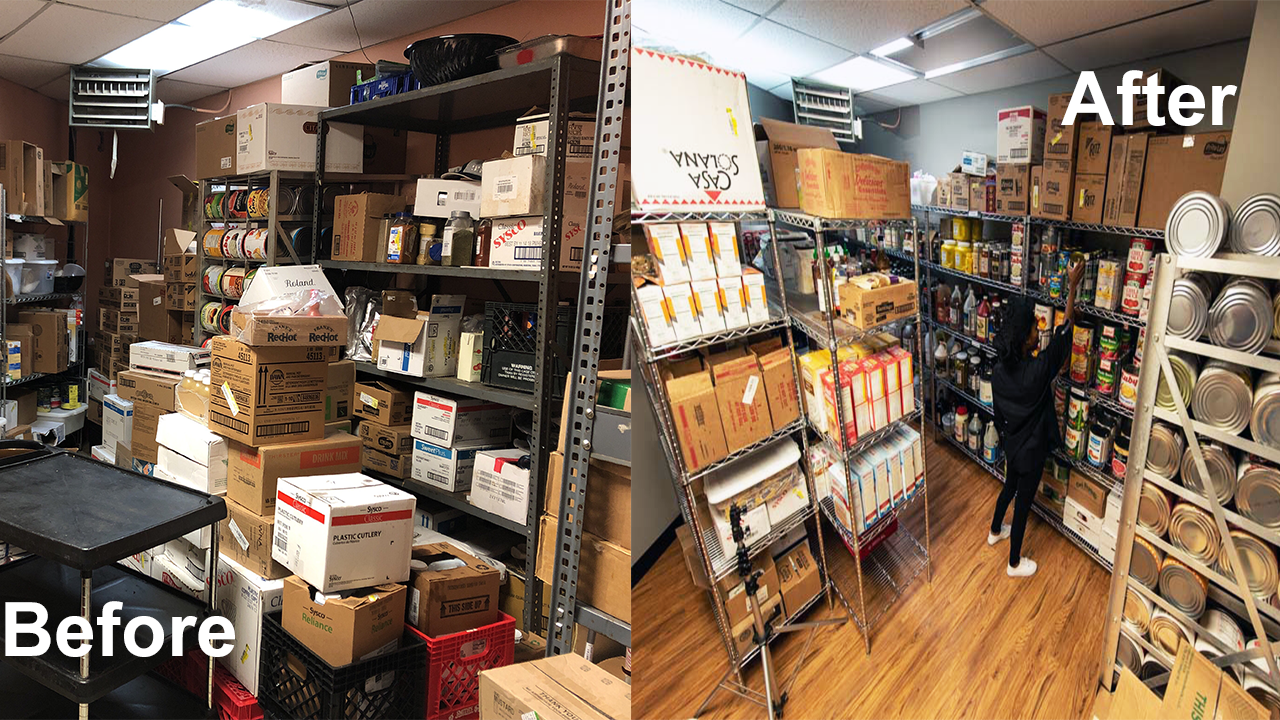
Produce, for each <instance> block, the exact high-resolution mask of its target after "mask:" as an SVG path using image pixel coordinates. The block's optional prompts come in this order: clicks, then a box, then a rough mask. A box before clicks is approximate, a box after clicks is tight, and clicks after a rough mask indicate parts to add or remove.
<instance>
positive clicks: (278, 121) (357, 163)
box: [236, 103, 364, 175]
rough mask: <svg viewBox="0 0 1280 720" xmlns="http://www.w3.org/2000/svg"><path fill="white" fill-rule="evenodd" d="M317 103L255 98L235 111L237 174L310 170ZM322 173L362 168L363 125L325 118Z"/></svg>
mask: <svg viewBox="0 0 1280 720" xmlns="http://www.w3.org/2000/svg"><path fill="white" fill-rule="evenodd" d="M319 110H320V109H319V108H317V107H311V106H306V105H281V104H278V103H260V104H258V105H250V106H249V107H247V108H244V109H242V110H239V111H237V112H236V174H237V175H246V174H248V173H253V172H259V171H263V170H290V171H300V172H314V171H315V169H316V138H317V135H316V133H317V132H318V130H319V124H318V122H317V121H318V120H319ZM326 127H327V133H326V134H325V162H324V169H325V172H337V173H359V172H364V128H363V127H362V126H360V125H351V124H349V123H329V124H328V125H327V126H326Z"/></svg>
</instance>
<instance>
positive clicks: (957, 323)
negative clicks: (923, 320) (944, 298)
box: [947, 285, 964, 330]
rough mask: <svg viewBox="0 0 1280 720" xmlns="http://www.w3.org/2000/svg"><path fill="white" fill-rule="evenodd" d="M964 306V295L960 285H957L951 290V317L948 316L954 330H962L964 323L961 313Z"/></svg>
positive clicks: (949, 323)
mask: <svg viewBox="0 0 1280 720" xmlns="http://www.w3.org/2000/svg"><path fill="white" fill-rule="evenodd" d="M963 307H964V296H963V295H961V294H960V286H959V285H956V286H955V288H953V289H952V291H951V317H950V318H948V320H949V322H948V323H947V324H948V325H950V326H951V329H952V330H960V329H961V328H962V327H963V326H964V324H963V323H962V322H961V315H960V313H961V312H962V311H963Z"/></svg>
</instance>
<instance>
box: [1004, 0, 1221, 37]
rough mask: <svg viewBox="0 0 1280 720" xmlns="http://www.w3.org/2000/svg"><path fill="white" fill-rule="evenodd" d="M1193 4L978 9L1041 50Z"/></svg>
mask: <svg viewBox="0 0 1280 720" xmlns="http://www.w3.org/2000/svg"><path fill="white" fill-rule="evenodd" d="M1195 2H1197V0H1106V1H1105V2H1096V1H1095V2H1081V0H1036V1H1035V2H1028V0H986V2H984V3H982V5H980V6H979V7H981V9H982V10H983V11H985V12H986V13H987V14H989V15H991V16H992V17H994V18H995V19H996V20H998V21H1000V22H1001V23H1003V24H1004V25H1005V26H1006V27H1008V28H1009V29H1010V30H1013V31H1014V32H1016V33H1018V34H1019V35H1021V36H1022V37H1024V38H1026V39H1027V41H1028V42H1030V43H1032V44H1034V45H1037V46H1040V47H1043V46H1045V45H1051V44H1053V43H1055V42H1061V41H1063V40H1068V39H1070V38H1074V37H1078V36H1081V35H1087V34H1089V33H1093V32H1097V31H1099V30H1106V29H1108V28H1111V27H1115V26H1117V25H1122V24H1124V23H1129V22H1133V21H1136V20H1141V19H1142V18H1146V17H1150V16H1152V15H1158V14H1160V13H1162V12H1167V11H1169V10H1173V9H1176V8H1179V7H1185V6H1187V5H1191V4H1194V3H1195Z"/></svg>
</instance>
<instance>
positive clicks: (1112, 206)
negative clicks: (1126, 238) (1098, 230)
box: [1102, 135, 1146, 225]
mask: <svg viewBox="0 0 1280 720" xmlns="http://www.w3.org/2000/svg"><path fill="white" fill-rule="evenodd" d="M1130 137H1134V136H1130V135H1113V136H1112V137H1111V154H1110V155H1109V157H1108V159H1107V192H1106V195H1105V196H1104V197H1103V202H1102V224H1104V225H1119V224H1120V198H1121V194H1122V192H1121V184H1122V183H1123V181H1124V168H1125V163H1126V162H1127V161H1128V159H1129V138H1130ZM1142 142H1143V143H1144V144H1145V142H1146V140H1145V139H1143V141H1142Z"/></svg>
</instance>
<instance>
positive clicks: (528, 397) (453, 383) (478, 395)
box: [356, 360, 538, 410]
mask: <svg viewBox="0 0 1280 720" xmlns="http://www.w3.org/2000/svg"><path fill="white" fill-rule="evenodd" d="M356 370H357V371H359V372H363V373H368V374H370V375H377V376H379V377H383V378H386V379H388V380H395V381H397V382H401V383H405V384H407V385H416V386H418V387H424V388H427V389H428V390H435V391H437V392H445V393H453V394H456V395H462V396H464V397H469V398H475V399H477V400H488V401H490V402H495V403H499V404H502V405H508V406H510V407H517V408H520V409H522V410H532V409H533V408H534V405H535V404H536V403H537V400H538V398H537V397H536V396H534V395H533V394H532V393H522V392H517V391H515V390H506V389H504V388H499V387H490V386H488V385H484V384H482V383H478V382H466V381H465V380H459V379H458V378H456V377H417V376H414V375H405V374H404V373H397V372H391V371H389V370H383V369H382V368H379V367H378V366H377V365H374V364H373V363H371V362H365V361H363V360H361V361H357V362H356Z"/></svg>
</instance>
